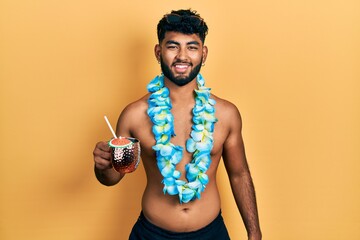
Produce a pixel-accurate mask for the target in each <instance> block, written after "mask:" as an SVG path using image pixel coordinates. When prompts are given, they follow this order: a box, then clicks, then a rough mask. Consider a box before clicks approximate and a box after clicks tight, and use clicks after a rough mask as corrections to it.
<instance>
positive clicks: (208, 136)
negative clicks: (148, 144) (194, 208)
mask: <svg viewBox="0 0 360 240" xmlns="http://www.w3.org/2000/svg"><path fill="white" fill-rule="evenodd" d="M196 81H197V85H198V89H197V90H195V93H196V97H195V106H194V108H193V111H192V112H193V118H192V121H193V125H192V131H191V134H190V136H191V137H190V138H189V139H188V140H187V141H186V150H187V151H188V152H190V153H193V159H192V161H191V162H190V163H188V164H186V166H185V171H186V179H187V180H188V182H185V181H183V180H180V179H179V178H180V176H181V173H180V171H178V170H176V165H177V164H178V163H179V162H180V161H181V159H182V157H183V148H182V147H181V146H176V145H174V144H172V143H171V142H170V140H171V137H173V136H175V132H174V116H173V115H172V113H171V111H170V110H171V108H172V104H171V100H170V91H169V89H168V88H167V87H165V85H164V75H162V74H161V75H159V76H156V77H155V78H154V79H153V80H152V81H151V82H150V83H149V84H148V86H147V89H148V91H149V92H150V93H151V95H150V97H149V100H148V104H149V107H148V110H147V114H148V115H149V117H150V119H151V121H152V123H153V124H154V125H153V127H152V131H153V133H154V136H155V140H156V144H155V145H154V146H153V149H154V150H155V152H156V159H157V166H158V168H159V170H160V172H161V175H162V176H163V177H164V179H163V181H162V183H163V184H164V189H163V191H164V194H166V193H168V194H170V195H177V194H178V195H179V199H180V203H187V202H189V201H191V200H194V199H196V198H200V197H201V192H203V191H204V190H205V187H206V184H207V183H208V182H209V177H208V176H207V175H206V171H207V170H208V168H209V166H210V163H211V156H210V153H211V149H212V148H213V132H214V124H215V122H216V121H217V119H216V117H215V108H214V105H215V103H216V102H215V100H214V99H211V98H210V88H207V87H205V86H204V85H205V80H204V79H203V77H202V76H201V74H198V76H197V78H196Z"/></svg>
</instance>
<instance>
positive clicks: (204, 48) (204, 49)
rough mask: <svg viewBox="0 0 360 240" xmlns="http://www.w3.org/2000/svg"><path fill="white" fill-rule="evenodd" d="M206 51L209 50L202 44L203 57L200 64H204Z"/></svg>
mask: <svg viewBox="0 0 360 240" xmlns="http://www.w3.org/2000/svg"><path fill="white" fill-rule="evenodd" d="M208 52H209V51H208V48H207V46H204V47H203V59H202V63H201V64H202V65H205V62H206V58H207V55H208Z"/></svg>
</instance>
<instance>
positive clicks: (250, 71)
mask: <svg viewBox="0 0 360 240" xmlns="http://www.w3.org/2000/svg"><path fill="white" fill-rule="evenodd" d="M189 7H191V8H193V9H196V10H198V12H199V13H200V14H201V15H202V16H203V17H204V18H205V19H206V21H207V23H208V25H209V27H210V31H209V35H208V39H207V41H206V44H207V45H208V47H209V57H208V61H207V63H206V66H205V67H204V69H203V71H202V72H203V75H204V77H205V79H207V85H208V86H210V87H212V88H213V92H214V93H215V94H216V95H218V96H221V97H224V98H227V99H228V100H230V101H232V102H234V103H235V104H236V105H237V106H238V107H239V109H240V111H241V113H242V116H243V122H244V124H243V125H244V131H243V133H244V139H245V143H246V149H247V156H248V160H249V164H250V167H251V171H252V174H253V178H254V182H255V186H256V190H257V197H258V207H259V212H260V220H261V226H262V230H263V235H264V239H267V240H297V239H299V240H300V239H301V240H303V239H307V240H311V239H314V240H315V239H316V240H318V239H324V240H339V239H351V240H356V239H360V204H359V203H360V186H359V185H360V184H359V183H360V174H359V172H360V94H359V93H360V47H359V46H360V14H359V12H360V1H358V0H344V1H339V0H337V1H335V0H327V1H325V0H315V1H314V0H297V1H281V0H273V1H267V0H266V1H265V0H260V1H246V0H245V1H235V0H231V1H206V0H192V1H174V0H167V1H165V0H162V1H160V0H156V1H143V0H132V1H114V0H106V1H100V0H98V1H95V0H86V1H85V0H62V1H56V0H36V1H30V0H23V1H21V0H0V80H1V83H0V84H1V85H0V104H1V105H0V114H1V118H0V123H1V125H0V127H1V128H0V131H1V132H0V133H1V142H0V154H1V161H0V164H1V165H0V171H1V172H0V187H1V192H0V239H4V240H17V239H36V240H49V239H51V240H53V239H54V240H57V239H59V240H63V239H67V240H72V239H74V240H80V239H83V240H98V239H106V240H115V239H127V236H128V234H129V232H130V229H131V227H132V225H133V223H134V222H135V221H136V219H137V216H138V214H139V212H140V198H141V194H142V190H143V188H144V185H145V177H144V170H143V167H142V165H141V166H140V168H139V169H138V170H137V171H136V172H135V173H133V174H130V175H128V176H127V177H126V178H125V179H124V180H123V181H122V182H121V184H119V185H117V186H115V187H111V188H108V187H105V186H102V185H100V184H99V183H98V182H97V181H96V179H95V177H94V175H93V160H92V151H93V148H94V145H95V143H96V142H97V141H99V140H106V139H109V138H110V137H111V134H110V132H109V130H108V128H107V126H106V124H105V121H104V119H103V115H107V116H108V117H109V119H110V121H111V122H112V124H113V125H115V123H116V120H117V117H118V115H119V113H120V111H121V110H122V109H123V108H124V106H125V105H126V104H127V103H128V102H130V101H133V100H135V99H137V98H139V97H140V96H142V95H144V94H145V93H146V90H145V88H146V84H147V82H148V81H149V80H150V79H152V78H153V77H154V76H155V75H156V74H158V73H159V65H158V64H157V62H156V60H155V58H154V56H153V47H154V44H155V43H156V34H155V33H156V31H155V27H156V24H157V22H158V20H159V19H160V18H161V17H162V15H163V14H164V13H167V12H169V11H170V10H171V9H179V8H189ZM219 185H220V188H221V195H222V200H223V201H222V209H223V215H224V218H225V222H226V224H227V226H228V229H229V232H230V235H231V236H232V239H246V232H245V230H244V227H243V224H242V221H241V218H240V216H239V213H238V211H237V209H236V206H235V204H234V200H233V198H232V194H231V191H230V188H229V186H228V180H227V177H226V173H225V171H224V168H223V166H221V168H220V171H219Z"/></svg>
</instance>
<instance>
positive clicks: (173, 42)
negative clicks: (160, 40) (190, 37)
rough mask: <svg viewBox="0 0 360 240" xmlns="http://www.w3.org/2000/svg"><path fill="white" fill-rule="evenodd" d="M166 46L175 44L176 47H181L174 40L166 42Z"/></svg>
mask: <svg viewBox="0 0 360 240" xmlns="http://www.w3.org/2000/svg"><path fill="white" fill-rule="evenodd" d="M165 44H175V45H180V43H179V42H177V41H174V40H169V41H166V43H165Z"/></svg>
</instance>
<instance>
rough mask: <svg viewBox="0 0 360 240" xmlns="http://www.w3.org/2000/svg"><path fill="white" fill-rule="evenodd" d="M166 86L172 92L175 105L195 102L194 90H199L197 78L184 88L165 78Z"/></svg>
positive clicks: (171, 95)
mask: <svg viewBox="0 0 360 240" xmlns="http://www.w3.org/2000/svg"><path fill="white" fill-rule="evenodd" d="M165 86H166V87H167V88H168V89H169V90H170V98H171V101H172V103H173V104H176V103H184V104H187V103H189V102H194V90H195V89H197V82H196V78H195V79H194V80H192V81H191V82H189V83H188V84H186V85H184V86H178V85H176V84H175V83H173V82H171V81H170V80H169V79H167V78H165Z"/></svg>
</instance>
